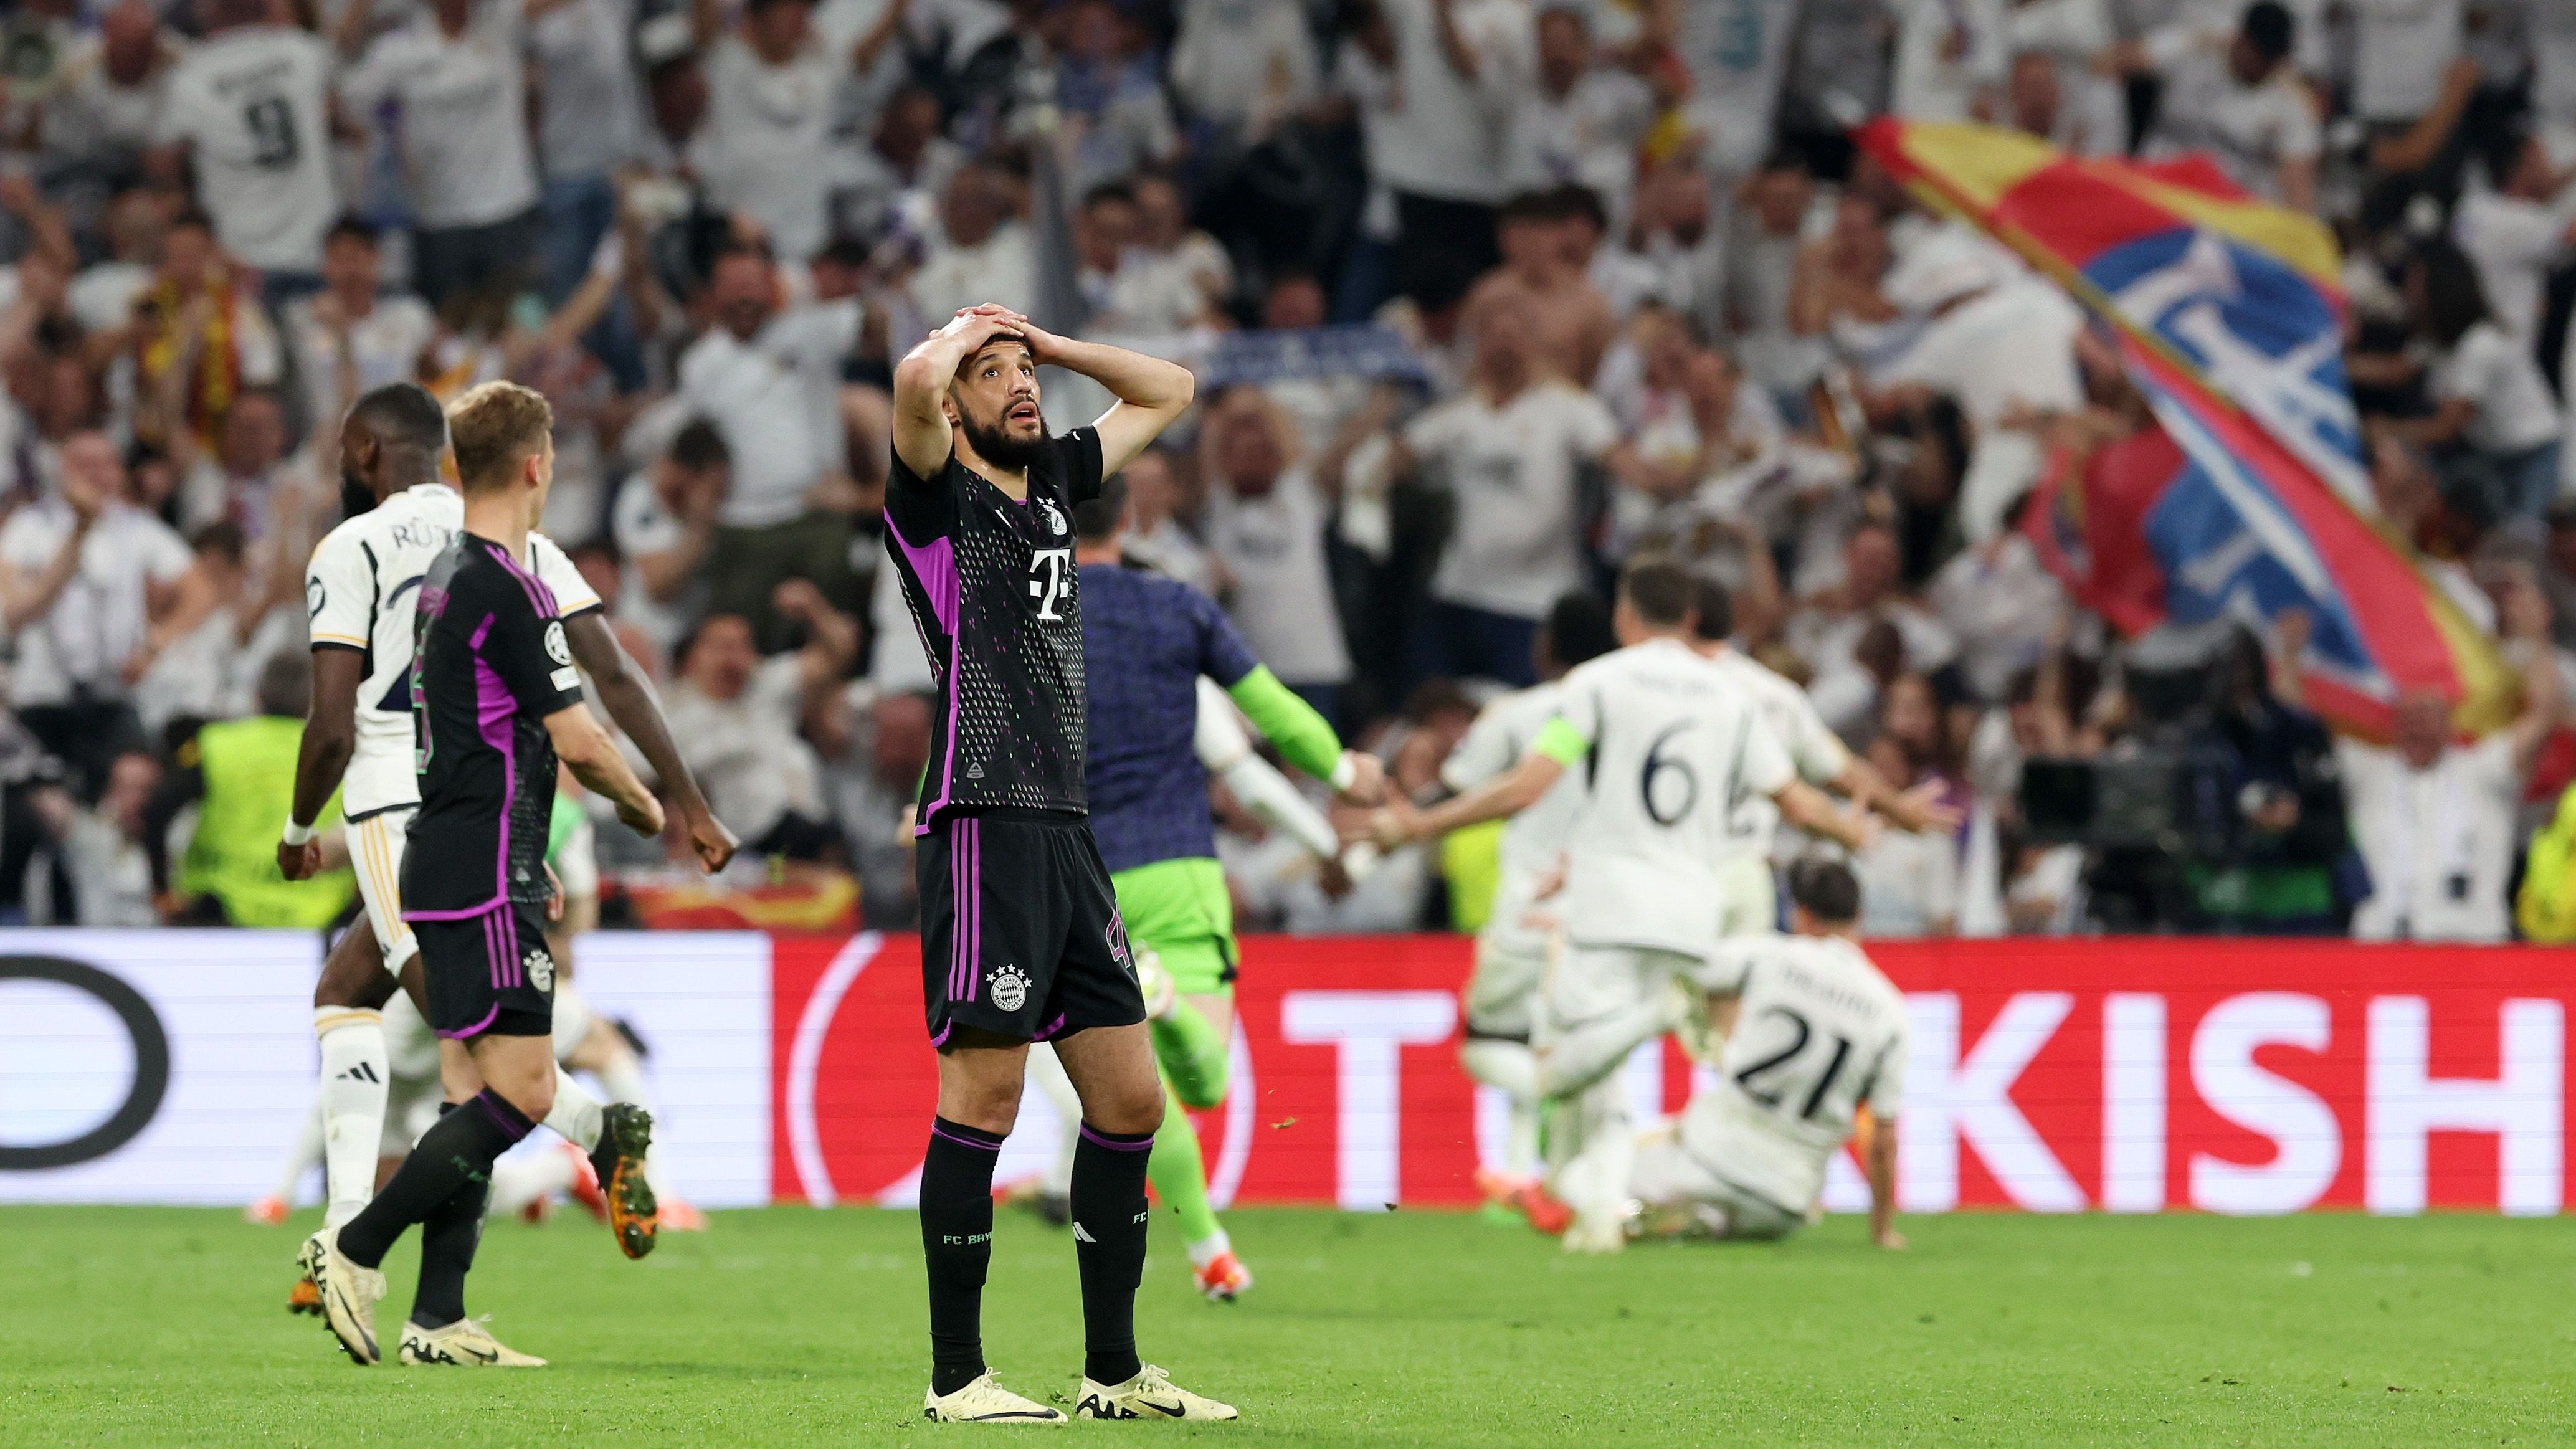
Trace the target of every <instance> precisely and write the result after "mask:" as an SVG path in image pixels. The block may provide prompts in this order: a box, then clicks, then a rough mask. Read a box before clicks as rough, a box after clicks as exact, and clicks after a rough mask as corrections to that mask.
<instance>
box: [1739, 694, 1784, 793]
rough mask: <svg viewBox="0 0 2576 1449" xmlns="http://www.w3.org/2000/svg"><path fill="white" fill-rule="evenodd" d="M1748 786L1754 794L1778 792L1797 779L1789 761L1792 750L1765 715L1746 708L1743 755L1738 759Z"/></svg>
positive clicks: (1742, 776)
mask: <svg viewBox="0 0 2576 1449" xmlns="http://www.w3.org/2000/svg"><path fill="white" fill-rule="evenodd" d="M1736 768H1737V769H1738V770H1739V771H1740V772H1741V778H1742V779H1743V781H1744V783H1745V785H1746V786H1747V787H1748V788H1750V789H1751V790H1752V791H1753V792H1754V793H1755V794H1759V795H1777V794H1779V793H1780V792H1781V791H1783V790H1786V789H1788V788H1789V786H1790V785H1791V784H1793V783H1795V782H1796V780H1797V778H1798V771H1797V768H1796V767H1795V766H1793V765H1791V764H1790V763H1789V751H1788V750H1787V749H1786V748H1784V747H1783V746H1782V745H1781V743H1780V737H1779V736H1778V735H1776V734H1773V733H1772V732H1771V726H1769V725H1767V724H1764V723H1763V722H1762V717H1761V716H1760V715H1758V714H1754V713H1752V712H1751V711H1749V710H1748V711H1747V712H1746V715H1745V731H1744V757H1743V758H1742V759H1741V760H1738V761H1737V762H1736Z"/></svg>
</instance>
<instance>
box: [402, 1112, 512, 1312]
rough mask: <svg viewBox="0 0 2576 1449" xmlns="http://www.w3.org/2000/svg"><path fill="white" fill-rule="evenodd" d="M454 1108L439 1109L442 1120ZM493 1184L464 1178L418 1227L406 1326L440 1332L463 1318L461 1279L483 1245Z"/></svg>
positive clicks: (469, 1269) (463, 1301)
mask: <svg viewBox="0 0 2576 1449" xmlns="http://www.w3.org/2000/svg"><path fill="white" fill-rule="evenodd" d="M454 1110H455V1108H454V1107H446V1108H442V1109H441V1112H442V1114H445V1113H448V1112H453V1111H454ZM491 1196H492V1184H491V1183H490V1182H488V1181H484V1180H481V1179H476V1178H468V1179H466V1181H465V1184H464V1185H463V1186H462V1187H459V1188H457V1189H456V1191H454V1192H452V1193H449V1194H448V1195H447V1201H445V1202H443V1203H440V1204H439V1205H438V1206H436V1207H434V1208H431V1209H430V1210H429V1216H428V1217H425V1218H423V1219H421V1221H420V1291H418V1292H416V1293H414V1294H413V1295H412V1299H411V1321H412V1322H414V1323H417V1324H419V1325H420V1326H421V1327H423V1328H445V1327H446V1326H447V1325H449V1324H451V1323H454V1322H456V1321H457V1320H458V1319H460V1318H463V1317H464V1316H465V1275H466V1274H467V1273H469V1272H471V1271H473V1268H474V1250H475V1249H476V1248H477V1247H479V1246H481V1244H482V1242H483V1208H484V1205H485V1203H486V1202H487V1201H489V1200H490V1198H491Z"/></svg>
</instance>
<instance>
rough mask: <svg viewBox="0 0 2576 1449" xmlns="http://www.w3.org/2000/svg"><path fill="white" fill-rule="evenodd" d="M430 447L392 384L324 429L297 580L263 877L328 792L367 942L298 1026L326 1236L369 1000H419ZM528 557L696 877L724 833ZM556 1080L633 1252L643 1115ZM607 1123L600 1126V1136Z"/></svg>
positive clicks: (340, 965) (370, 1084)
mask: <svg viewBox="0 0 2576 1449" xmlns="http://www.w3.org/2000/svg"><path fill="white" fill-rule="evenodd" d="M446 446H447V419H446V415H445V413H444V412H443V411H442V410H441V409H440V407H439V405H438V401H437V399H435V398H433V397H431V396H430V394H429V392H428V390H427V389H425V388H422V387H419V386H417V385H415V384H411V383H395V384H392V385H389V386H386V387H382V388H378V389H376V390H375V391H373V392H370V393H368V394H366V395H365V396H363V397H361V398H359V399H358V401H357V403H356V405H355V406H353V407H352V408H350V410H349V414H348V416H347V418H345V419H344V420H343V421H342V423H341V430H340V478H341V493H342V507H343V509H344V511H346V512H348V513H349V514H350V516H349V518H348V519H347V521H345V522H343V523H342V524H340V525H339V526H338V527H337V528H334V529H332V530H331V532H330V534H329V535H328V536H326V537H325V538H324V539H323V540H322V542H321V544H320V545H319V546H317V547H316V548H315V549H314V552H313V561H312V564H311V565H310V567H309V568H308V570H307V572H306V575H305V585H304V588H305V605H306V610H307V612H308V613H309V615H310V616H311V627H312V633H313V666H314V668H313V681H314V687H313V705H312V709H311V711H310V713H309V715H308V716H307V718H306V720H305V725H304V742H303V747H302V750H301V752H300V754H299V756H298V758H297V761H296V782H295V803H294V807H293V809H292V811H291V812H290V814H289V817H288V824H287V831H286V839H285V840H284V841H282V842H281V843H280V844H279V846H278V867H279V869H280V870H282V871H283V872H284V873H285V874H286V876H287V878H288V879H290V880H300V879H303V878H304V877H305V876H307V875H309V874H311V873H312V872H313V870H314V869H316V868H317V867H318V865H319V863H320V861H319V855H320V852H319V847H318V845H317V844H316V843H315V842H314V840H313V839H312V831H311V827H310V825H309V824H306V823H304V822H309V821H311V820H313V819H315V818H316V817H317V816H319V814H320V813H321V810H322V806H323V803H324V802H325V801H327V800H328V799H329V798H330V796H331V792H332V791H333V790H334V789H335V788H336V789H342V790H343V791H344V794H343V799H342V805H343V808H344V809H345V810H346V812H347V815H348V820H349V825H348V836H349V854H350V858H351V860H352V861H353V862H354V863H355V865H356V866H357V875H358V887H359V894H360V896H361V897H362V898H363V899H364V901H365V902H366V907H367V911H366V914H367V919H368V921H369V922H370V923H371V924H372V926H373V927H374V930H373V932H372V934H370V933H369V932H367V931H363V930H351V931H349V932H346V933H345V934H343V936H342V937H341V939H340V941H339V943H338V945H337V946H335V947H334V948H333V950H332V951H331V953H330V955H329V957H328V958H327V959H326V961H325V962H324V964H323V970H322V977H321V980H320V981H319V982H318V983H316V985H315V986H314V990H313V1007H314V1011H313V1018H314V1029H315V1031H316V1033H317V1034H318V1035H319V1036H320V1038H321V1046H322V1073H321V1083H320V1087H319V1097H320V1105H319V1111H320V1114H321V1118H322V1123H323V1132H322V1142H323V1178H324V1185H325V1194H324V1196H325V1202H326V1205H325V1207H324V1209H323V1224H324V1226H326V1227H337V1226H339V1225H340V1224H342V1223H344V1222H347V1221H348V1220H349V1219H350V1218H352V1217H354V1216H356V1215H357V1212H358V1210H359V1209H360V1208H361V1207H363V1206H365V1205H366V1201H367V1198H368V1197H369V1196H370V1195H371V1194H372V1193H373V1191H374V1188H375V1183H376V1171H377V1146H378V1138H379V1136H380V1135H381V1132H382V1129H383V1123H384V1121H385V1100H386V1092H387V1089H388V1083H389V1080H390V1074H391V1063H390V1059H389V1055H388V1048H387V1045H386V1042H385V1034H384V1027H383V1021H382V1017H381V1015H380V1011H381V1008H382V1007H383V1006H384V1003H385V1001H386V1000H387V999H388V998H389V997H390V996H391V995H392V994H393V991H394V988H395V983H396V980H397V979H398V978H400V979H402V980H403V982H404V984H405V985H406V986H407V988H408V990H409V991H410V993H411V995H412V997H413V1000H414V1002H415V1003H416V1004H417V1003H419V1002H421V1001H423V1000H424V997H423V994H422V988H421V983H420V975H419V972H418V969H417V968H416V967H413V966H411V964H410V963H411V962H412V961H413V959H414V955H415V951H416V943H415V941H414V938H413V933H412V930H411V928H410V926H409V925H407V924H406V923H405V922H404V920H403V915H402V892H401V887H400V880H401V874H402V869H403V858H404V850H405V843H406V832H407V830H408V827H409V825H410V822H411V818H412V816H413V814H414V812H415V809H416V807H417V803H418V801H419V798H420V797H419V785H418V782H417V780H416V779H415V777H414V763H415V759H414V740H413V725H412V702H411V681H410V669H411V659H412V651H413V614H414V603H415V596H416V593H417V591H418V589H419V587H420V583H421V578H422V576H423V575H424V574H425V573H426V572H427V571H428V568H429V565H430V563H431V561H432V560H433V559H435V558H436V557H437V556H438V554H439V552H440V551H441V550H443V549H445V548H446V547H447V545H448V544H449V543H450V542H451V541H453V540H454V539H455V537H456V535H457V533H458V531H459V530H460V529H461V528H463V526H464V500H463V499H462V498H460V497H459V496H458V494H457V492H456V490H455V489H454V488H452V487H449V486H448V485H447V484H446V483H445V482H443V481H441V479H440V477H439V460H440V457H441V455H442V454H443V453H444V452H445V451H446ZM529 562H530V565H531V571H532V572H533V573H535V575H536V576H537V578H538V579H539V580H540V581H541V582H542V583H544V584H545V585H546V587H547V588H549V589H551V590H554V591H555V593H556V600H557V603H558V605H559V607H561V608H562V609H563V610H564V612H565V615H566V622H565V638H566V640H567V642H568V644H569V646H570V648H571V651H572V655H573V658H574V660H575V661H576V662H577V663H578V664H579V665H580V666H581V667H582V669H583V670H585V671H586V672H587V673H588V674H589V676H590V678H591V681H592V682H593V683H594V684H595V685H596V686H597V687H598V690H599V695H600V700H601V702H602V703H603V704H605V705H606V706H607V708H608V711H609V714H610V715H611V717H613V718H614V719H615V720H616V721H617V723H618V726H619V727H620V728H621V729H623V730H624V731H625V732H626V734H627V736H628V737H629V738H630V739H632V740H634V741H635V743H636V746H637V748H639V749H640V750H642V751H643V753H644V756H645V758H646V760H647V761H649V762H650V763H651V764H652V766H653V768H654V770H655V771H656V773H657V774H659V775H660V777H661V780H662V782H663V786H664V788H665V789H666V790H668V791H669V792H670V794H671V797H672V799H673V802H674V805H675V808H676V809H677V810H678V811H679V814H680V818H681V820H682V822H683V824H684V826H685V827H686V829H687V831H688V834H689V838H690V841H691V843H692V845H693V846H694V847H695V848H696V851H697V854H698V858H699V860H700V861H701V862H702V863H703V864H704V865H705V866H706V868H707V869H709V870H714V869H717V868H719V867H721V866H722V865H723V864H724V863H725V861H726V860H728V859H730V858H731V856H732V854H733V849H734V841H733V837H732V835H731V834H730V833H729V832H727V831H726V829H725V828H724V826H723V825H722V824H720V823H718V822H717V820H716V818H715V816H714V814H713V812H711V811H709V810H708V809H707V805H706V800H705V798H704V797H703V796H702V795H701V794H700V793H699V791H698V787H697V782H696V780H695V779H694V778H692V777H691V775H690V773H689V770H688V767H687V766H686V765H685V764H684V763H682V762H681V760H680V757H679V751H678V749H677V748H676V747H675V746H674V745H673V744H672V742H671V737H670V731H669V730H668V729H667V728H666V727H665V726H664V724H663V721H662V712H661V706H660V704H659V703H658V702H657V701H656V700H655V699H654V697H653V694H652V690H651V688H650V686H648V685H647V684H645V682H644V680H643V678H642V676H641V674H640V673H639V672H638V671H636V670H635V669H634V668H633V666H632V665H631V663H630V662H629V660H628V659H627V657H626V652H625V650H624V649H623V648H621V647H620V646H619V645H618V643H617V639H616V636H615V635H614V634H613V633H611V632H610V631H609V628H608V625H607V622H606V620H605V617H604V611H603V610H602V609H601V607H600V602H599V598H598V596H597V595H596V594H593V593H592V592H591V591H590V588H589V586H588V585H587V584H585V583H583V582H582V578H581V574H580V573H579V571H577V570H575V569H574V568H573V567H572V564H571V563H570V561H569V560H567V559H566V558H565V557H564V555H563V552H562V551H561V550H560V549H557V548H556V547H555V546H554V544H553V543H552V542H551V541H550V540H548V539H546V538H545V537H544V536H542V535H534V534H532V535H531V536H530V539H529ZM344 772H345V775H346V778H345V780H344V779H343V774H344ZM449 1068H450V1071H451V1074H452V1075H453V1076H454V1078H455V1080H454V1081H452V1082H451V1083H450V1085H451V1087H453V1088H456V1089H457V1090H456V1092H455V1093H454V1099H455V1100H460V1101H461V1100H463V1099H464V1098H466V1097H470V1096H472V1095H473V1091H474V1090H475V1089H476V1088H475V1087H474V1086H473V1085H472V1074H471V1069H470V1068H469V1067H466V1066H465V1065H464V1061H463V1057H462V1055H461V1053H455V1052H451V1053H450V1063H449ZM558 1085H559V1087H560V1088H562V1090H559V1091H558V1093H557V1094H556V1098H555V1102H556V1107H555V1111H554V1114H553V1116H552V1117H551V1118H550V1120H549V1121H548V1123H547V1125H549V1126H551V1127H553V1128H554V1129H555V1130H556V1131H557V1132H558V1133H560V1134H561V1135H562V1136H563V1137H564V1138H565V1139H566V1140H568V1141H571V1142H573V1143H574V1144H576V1145H577V1146H579V1147H580V1148H581V1149H582V1150H583V1151H585V1152H588V1153H591V1154H592V1161H593V1163H594V1165H595V1170H596V1171H597V1172H598V1173H599V1176H600V1180H601V1181H602V1182H603V1183H606V1184H608V1185H610V1186H611V1187H612V1188H613V1189H615V1191H614V1192H613V1193H612V1197H613V1199H614V1209H613V1210H614V1215H615V1221H614V1222H613V1223H612V1226H613V1227H614V1228H615V1229H616V1231H617V1234H618V1238H619V1242H620V1245H621V1246H622V1247H624V1248H625V1249H626V1251H627V1253H628V1255H629V1256H641V1255H642V1254H643V1253H644V1252H645V1251H648V1250H649V1248H650V1246H651V1243H652V1234H653V1230H654V1215H653V1211H652V1208H651V1205H650V1203H649V1200H648V1199H647V1198H646V1197H645V1195H644V1194H642V1193H640V1192H638V1191H635V1190H634V1186H633V1185H641V1184H642V1182H643V1179H642V1177H641V1176H640V1175H638V1174H634V1173H629V1174H628V1176H629V1177H631V1178H632V1179H633V1185H630V1184H628V1183H625V1182H622V1181H621V1180H620V1178H619V1175H618V1163H619V1162H620V1161H621V1160H622V1148H621V1143H622V1144H623V1146H624V1147H631V1148H633V1149H634V1150H635V1151H636V1152H637V1153H640V1152H642V1151H643V1150H644V1149H645V1146H646V1144H647V1140H648V1138H649V1131H650V1121H649V1118H646V1117H645V1116H644V1115H643V1114H641V1113H640V1112H635V1113H624V1112H621V1113H615V1114H610V1113H606V1112H604V1111H603V1109H602V1108H601V1107H600V1105H599V1103H598V1102H597V1100H596V1099H594V1098H592V1097H591V1096H590V1094H589V1093H587V1092H585V1091H583V1090H582V1089H581V1088H579V1087H578V1086H576V1085H574V1084H572V1083H571V1082H570V1080H569V1079H565V1080H564V1081H563V1082H561V1083H559V1084H558ZM612 1116H613V1118H614V1120H615V1123H616V1126H617V1129H618V1130H616V1131H603V1125H604V1124H606V1123H608V1122H610V1121H611V1120H612ZM279 1217H280V1218H281V1219H282V1217H283V1214H282V1213H281V1214H279ZM290 1306H292V1307H296V1308H298V1309H300V1310H310V1309H314V1308H318V1306H319V1299H318V1296H317V1294H316V1290H315V1289H314V1288H313V1286H312V1285H311V1284H310V1283H309V1281H305V1280H301V1279H299V1281H298V1284H297V1287H296V1292H295V1296H294V1298H293V1299H292V1300H291V1301H290Z"/></svg>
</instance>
